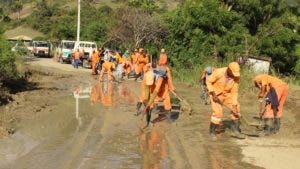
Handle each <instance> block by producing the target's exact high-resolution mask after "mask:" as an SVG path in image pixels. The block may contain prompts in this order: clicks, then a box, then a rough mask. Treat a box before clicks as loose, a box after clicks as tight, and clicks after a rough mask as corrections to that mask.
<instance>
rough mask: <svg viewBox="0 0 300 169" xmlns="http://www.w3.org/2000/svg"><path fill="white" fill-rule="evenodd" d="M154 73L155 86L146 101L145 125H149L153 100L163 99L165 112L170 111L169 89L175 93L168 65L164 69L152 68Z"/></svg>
mask: <svg viewBox="0 0 300 169" xmlns="http://www.w3.org/2000/svg"><path fill="white" fill-rule="evenodd" d="M154 74H155V82H154V83H155V84H154V85H155V88H154V90H153V92H152V93H151V95H150V99H149V100H148V102H147V105H146V109H145V113H146V115H147V118H146V121H147V126H149V123H150V120H151V111H152V108H153V107H154V106H153V104H154V102H155V100H157V99H158V100H163V103H164V109H165V112H166V113H167V114H168V113H170V112H171V108H172V105H171V99H170V93H169V90H170V91H171V92H172V93H175V87H174V85H173V81H172V76H171V70H170V68H169V67H167V66H166V67H165V69H162V68H161V69H160V70H159V71H158V70H154Z"/></svg>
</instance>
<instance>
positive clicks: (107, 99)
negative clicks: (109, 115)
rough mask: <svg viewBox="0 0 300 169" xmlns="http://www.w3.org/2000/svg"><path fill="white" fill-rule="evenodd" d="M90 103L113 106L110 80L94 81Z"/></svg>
mask: <svg viewBox="0 0 300 169" xmlns="http://www.w3.org/2000/svg"><path fill="white" fill-rule="evenodd" d="M90 100H91V103H92V104H95V103H97V102H98V103H100V104H102V105H103V106H104V107H112V106H113V83H112V82H103V83H96V84H94V85H93V87H92V91H91V97H90Z"/></svg>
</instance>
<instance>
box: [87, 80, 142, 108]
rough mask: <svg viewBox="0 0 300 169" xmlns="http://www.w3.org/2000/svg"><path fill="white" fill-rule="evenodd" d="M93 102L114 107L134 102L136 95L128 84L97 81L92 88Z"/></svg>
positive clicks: (91, 97)
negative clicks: (116, 84)
mask: <svg viewBox="0 0 300 169" xmlns="http://www.w3.org/2000/svg"><path fill="white" fill-rule="evenodd" d="M90 100H91V104H92V105H94V104H95V103H99V104H101V105H103V106H104V107H113V106H115V105H121V104H123V103H124V104H125V105H127V104H134V103H135V101H136V97H135V95H134V94H133V93H132V92H131V91H130V89H129V87H128V84H120V85H118V86H114V84H113V83H112V82H103V83H102V82H101V83H95V84H94V85H93V87H92V89H91V96H90Z"/></svg>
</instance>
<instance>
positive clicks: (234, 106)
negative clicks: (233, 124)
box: [232, 105, 241, 118]
mask: <svg viewBox="0 0 300 169" xmlns="http://www.w3.org/2000/svg"><path fill="white" fill-rule="evenodd" d="M232 113H233V115H234V116H235V117H237V118H240V117H241V114H240V112H238V108H237V105H233V106H232Z"/></svg>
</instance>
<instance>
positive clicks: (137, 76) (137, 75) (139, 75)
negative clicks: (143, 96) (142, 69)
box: [134, 73, 141, 81]
mask: <svg viewBox="0 0 300 169" xmlns="http://www.w3.org/2000/svg"><path fill="white" fill-rule="evenodd" d="M139 77H141V73H139V74H136V75H135V79H134V81H137V79H138V78H139Z"/></svg>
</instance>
